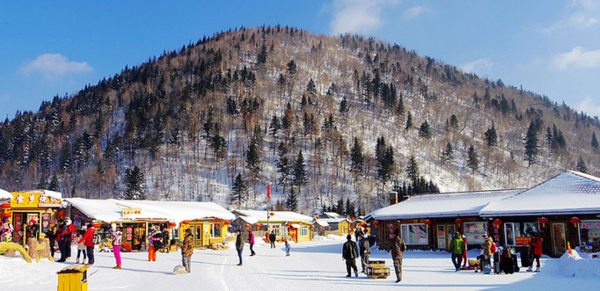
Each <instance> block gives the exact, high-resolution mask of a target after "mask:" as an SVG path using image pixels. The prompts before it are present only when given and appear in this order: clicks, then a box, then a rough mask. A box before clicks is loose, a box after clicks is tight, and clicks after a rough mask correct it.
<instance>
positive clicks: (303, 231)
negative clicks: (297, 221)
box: [300, 227, 308, 236]
mask: <svg viewBox="0 0 600 291" xmlns="http://www.w3.org/2000/svg"><path fill="white" fill-rule="evenodd" d="M300 236H308V227H302V228H300Z"/></svg>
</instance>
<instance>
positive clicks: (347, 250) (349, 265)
mask: <svg viewBox="0 0 600 291" xmlns="http://www.w3.org/2000/svg"><path fill="white" fill-rule="evenodd" d="M346 239H347V240H348V241H346V242H345V243H344V246H343V247H342V259H343V260H345V261H346V271H347V272H348V275H346V277H352V273H351V271H352V269H354V275H355V276H356V277H358V268H356V258H358V248H357V247H356V243H354V242H353V241H352V236H351V235H347V236H346Z"/></svg>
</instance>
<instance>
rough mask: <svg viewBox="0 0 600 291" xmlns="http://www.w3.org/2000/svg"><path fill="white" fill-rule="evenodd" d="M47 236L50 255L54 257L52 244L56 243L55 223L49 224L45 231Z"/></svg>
mask: <svg viewBox="0 0 600 291" xmlns="http://www.w3.org/2000/svg"><path fill="white" fill-rule="evenodd" d="M46 236H48V244H49V245H50V256H52V259H54V245H55V244H56V225H54V224H50V227H48V230H47V232H46Z"/></svg>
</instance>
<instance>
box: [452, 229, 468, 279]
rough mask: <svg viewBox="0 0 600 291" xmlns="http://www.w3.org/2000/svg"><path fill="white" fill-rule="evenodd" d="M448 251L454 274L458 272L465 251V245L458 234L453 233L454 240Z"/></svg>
mask: <svg viewBox="0 0 600 291" xmlns="http://www.w3.org/2000/svg"><path fill="white" fill-rule="evenodd" d="M450 251H451V252H452V263H453V264H454V268H455V269H456V272H458V271H459V270H460V266H461V265H462V257H463V254H464V251H465V243H464V241H463V239H462V237H461V236H460V233H459V232H456V233H454V238H453V239H452V242H450Z"/></svg>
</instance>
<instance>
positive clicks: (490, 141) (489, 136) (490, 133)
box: [485, 122, 498, 147]
mask: <svg viewBox="0 0 600 291" xmlns="http://www.w3.org/2000/svg"><path fill="white" fill-rule="evenodd" d="M485 142H486V143H487V145H488V146H489V147H493V146H495V145H496V144H497V143H498V135H497V134H496V128H495V127H494V122H492V127H491V128H489V129H488V130H487V131H486V132H485Z"/></svg>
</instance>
